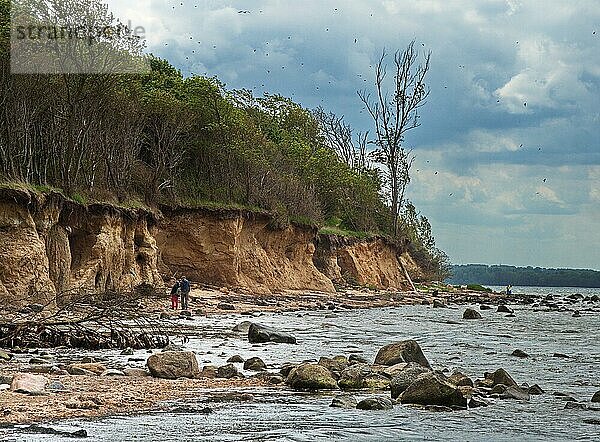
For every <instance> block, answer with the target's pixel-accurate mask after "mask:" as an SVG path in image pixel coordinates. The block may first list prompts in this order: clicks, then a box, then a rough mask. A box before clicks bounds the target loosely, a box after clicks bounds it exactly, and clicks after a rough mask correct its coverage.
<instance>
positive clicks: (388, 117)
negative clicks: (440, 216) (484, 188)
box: [358, 40, 431, 235]
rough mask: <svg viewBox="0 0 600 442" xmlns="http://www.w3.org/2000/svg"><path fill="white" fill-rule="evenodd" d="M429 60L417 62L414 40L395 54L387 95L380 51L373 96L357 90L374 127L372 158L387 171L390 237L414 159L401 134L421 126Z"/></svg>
mask: <svg viewBox="0 0 600 442" xmlns="http://www.w3.org/2000/svg"><path fill="white" fill-rule="evenodd" d="M430 57H431V52H428V53H425V54H424V56H423V60H422V62H420V60H419V59H420V54H419V51H417V50H416V49H415V42H414V40H413V41H412V42H411V43H410V44H409V45H408V47H407V48H406V49H405V50H404V51H396V53H395V54H394V79H393V83H392V84H393V88H392V89H391V91H392V94H390V91H389V90H388V89H387V82H386V77H387V63H386V61H387V53H386V52H385V50H384V51H383V53H382V55H381V58H380V59H379V62H378V63H377V66H376V67H375V89H376V93H375V96H374V97H373V96H372V95H371V93H370V92H368V91H367V90H363V91H358V96H359V97H360V99H361V101H362V102H363V103H364V105H365V107H366V109H367V110H368V112H369V114H370V115H371V118H372V119H373V123H374V125H375V131H376V135H377V138H376V140H375V141H374V143H375V144H376V146H377V147H376V149H375V151H374V158H375V160H376V161H377V162H378V163H380V164H382V165H383V166H384V167H385V169H386V172H387V184H388V186H389V191H390V205H391V212H392V216H393V219H394V221H393V230H394V235H398V231H399V226H398V221H399V218H400V213H401V211H402V206H403V205H404V194H405V191H406V186H408V184H409V183H410V168H411V166H412V164H413V162H414V160H415V157H414V155H413V154H412V150H411V149H406V148H405V147H404V140H405V135H406V133H407V132H408V131H409V130H411V129H414V128H416V127H419V126H420V125H421V124H420V122H419V109H420V108H421V107H422V106H423V105H424V104H425V103H426V99H427V97H428V95H429V89H428V87H427V86H426V84H425V76H426V75H427V72H428V71H429V60H430Z"/></svg>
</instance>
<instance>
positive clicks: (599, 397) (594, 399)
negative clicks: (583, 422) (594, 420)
mask: <svg viewBox="0 0 600 442" xmlns="http://www.w3.org/2000/svg"><path fill="white" fill-rule="evenodd" d="M592 402H600V391H597V392H595V393H594V395H593V396H592Z"/></svg>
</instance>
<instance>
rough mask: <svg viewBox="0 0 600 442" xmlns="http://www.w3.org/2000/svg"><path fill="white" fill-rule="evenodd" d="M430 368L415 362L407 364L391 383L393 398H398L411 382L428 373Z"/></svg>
mask: <svg viewBox="0 0 600 442" xmlns="http://www.w3.org/2000/svg"><path fill="white" fill-rule="evenodd" d="M429 371H430V370H429V369H428V368H425V367H423V366H422V365H419V364H417V363H415V362H411V363H410V364H407V365H406V367H405V368H404V370H402V371H401V372H399V373H397V374H396V375H395V376H394V377H393V378H392V381H391V383H390V389H391V390H392V398H393V399H396V398H397V397H398V396H400V395H401V394H402V393H403V392H404V390H406V389H407V388H408V387H409V386H410V384H412V383H413V382H414V381H415V380H416V379H417V378H418V377H419V376H420V375H422V374H423V373H428V372H429Z"/></svg>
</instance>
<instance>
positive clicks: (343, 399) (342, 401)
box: [330, 394, 358, 408]
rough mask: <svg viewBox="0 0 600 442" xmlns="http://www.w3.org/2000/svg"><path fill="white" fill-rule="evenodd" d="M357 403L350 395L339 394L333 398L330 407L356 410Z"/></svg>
mask: <svg viewBox="0 0 600 442" xmlns="http://www.w3.org/2000/svg"><path fill="white" fill-rule="evenodd" d="M357 405H358V401H357V400H356V398H355V397H354V396H352V395H351V394H340V395H337V396H336V397H334V398H333V400H332V401H331V405H330V407H334V408H356V406H357Z"/></svg>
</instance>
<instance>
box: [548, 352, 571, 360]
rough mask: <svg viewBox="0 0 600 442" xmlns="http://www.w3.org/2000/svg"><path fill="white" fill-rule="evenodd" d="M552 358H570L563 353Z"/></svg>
mask: <svg viewBox="0 0 600 442" xmlns="http://www.w3.org/2000/svg"><path fill="white" fill-rule="evenodd" d="M552 357H554V358H563V359H566V358H568V357H569V356H567V355H566V354H563V353H554V354H553V355H552Z"/></svg>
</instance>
